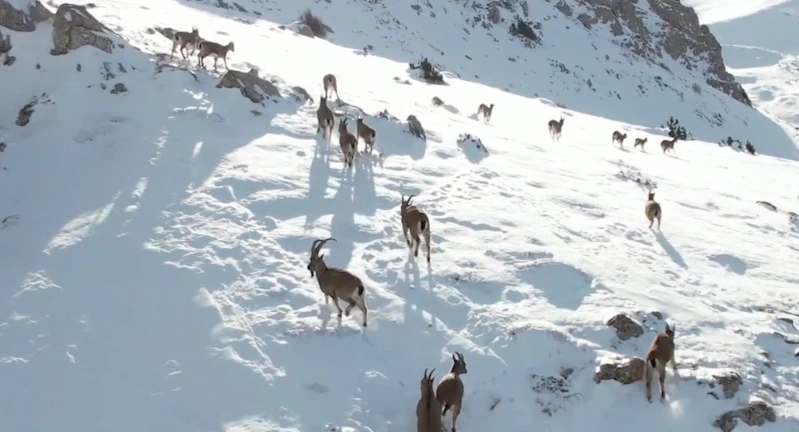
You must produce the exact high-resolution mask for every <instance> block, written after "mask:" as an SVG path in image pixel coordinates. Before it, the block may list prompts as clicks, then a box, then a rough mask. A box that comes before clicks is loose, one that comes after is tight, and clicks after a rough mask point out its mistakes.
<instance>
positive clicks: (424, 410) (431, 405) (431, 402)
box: [416, 369, 444, 432]
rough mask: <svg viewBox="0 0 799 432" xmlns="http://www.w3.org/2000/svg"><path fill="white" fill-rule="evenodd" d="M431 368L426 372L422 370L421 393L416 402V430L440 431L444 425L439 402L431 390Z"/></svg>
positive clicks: (426, 431) (421, 431)
mask: <svg viewBox="0 0 799 432" xmlns="http://www.w3.org/2000/svg"><path fill="white" fill-rule="evenodd" d="M435 371H436V370H435V369H433V370H431V371H430V373H429V374H428V373H427V369H425V370H424V377H423V378H422V382H421V390H422V394H421V396H420V397H419V402H417V403H416V432H441V431H442V430H443V429H444V426H443V425H442V424H441V404H440V403H438V399H436V392H435V391H434V390H433V379H434V378H433V372H435Z"/></svg>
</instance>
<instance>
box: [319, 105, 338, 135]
mask: <svg viewBox="0 0 799 432" xmlns="http://www.w3.org/2000/svg"><path fill="white" fill-rule="evenodd" d="M335 121H336V116H335V115H334V114H333V110H331V109H330V107H328V106H327V96H320V97H319V108H317V110H316V124H317V126H316V133H319V131H320V130H321V131H322V138H325V139H327V141H328V142H330V136H331V135H332V134H333V123H334V122H335Z"/></svg>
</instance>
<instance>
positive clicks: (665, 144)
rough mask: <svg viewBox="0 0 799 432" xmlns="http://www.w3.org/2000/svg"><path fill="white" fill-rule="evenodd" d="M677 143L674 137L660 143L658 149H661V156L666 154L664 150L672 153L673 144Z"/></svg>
mask: <svg viewBox="0 0 799 432" xmlns="http://www.w3.org/2000/svg"><path fill="white" fill-rule="evenodd" d="M676 143H677V137H674V138H672V139H670V140H663V141H661V142H660V148H662V149H663V154H666V150H671V152H672V153H674V144H676Z"/></svg>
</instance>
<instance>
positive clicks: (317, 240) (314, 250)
mask: <svg viewBox="0 0 799 432" xmlns="http://www.w3.org/2000/svg"><path fill="white" fill-rule="evenodd" d="M320 241H322V240H319V239H316V240H314V241H313V244H312V245H311V256H312V257H313V256H314V255H316V254H315V252H316V244H317V243H319V242H320Z"/></svg>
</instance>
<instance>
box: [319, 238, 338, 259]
mask: <svg viewBox="0 0 799 432" xmlns="http://www.w3.org/2000/svg"><path fill="white" fill-rule="evenodd" d="M330 240H333V241H337V240H336V239H334V238H333V237H328V238H326V239H324V240H319V246H317V247H316V249H315V250H314V256H319V250H321V249H322V247H323V246H324V245H325V243H327V242H328V241H330Z"/></svg>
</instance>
